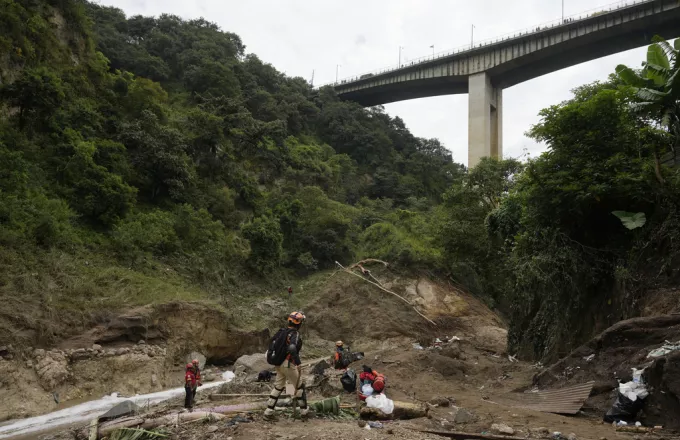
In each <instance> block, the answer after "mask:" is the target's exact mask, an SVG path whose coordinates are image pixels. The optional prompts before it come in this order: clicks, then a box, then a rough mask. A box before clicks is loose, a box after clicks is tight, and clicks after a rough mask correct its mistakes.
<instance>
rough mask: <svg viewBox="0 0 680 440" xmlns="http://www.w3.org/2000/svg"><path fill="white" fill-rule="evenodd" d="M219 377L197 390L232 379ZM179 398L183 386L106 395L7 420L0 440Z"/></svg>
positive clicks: (230, 374)
mask: <svg viewBox="0 0 680 440" xmlns="http://www.w3.org/2000/svg"><path fill="white" fill-rule="evenodd" d="M222 378H223V379H224V380H221V381H219V382H211V383H207V384H205V385H203V386H202V387H201V388H199V389H200V390H206V389H210V388H215V387H219V386H220V385H223V384H225V383H228V382H231V381H232V380H233V379H234V373H233V372H232V371H227V372H225V373H224V374H223V375H222ZM182 395H184V387H182V388H173V389H170V390H165V391H159V392H156V393H150V394H141V395H139V394H138V395H136V396H132V397H118V393H113V394H111V395H110V396H104V397H102V398H101V399H98V400H92V401H90V402H85V403H81V404H80V405H75V406H72V407H70V408H65V409H62V410H59V411H54V412H51V413H48V414H44V415H42V416H36V417H30V418H28V419H20V420H13V421H10V422H9V423H7V424H4V425H2V426H0V439H3V438H9V437H14V436H18V435H26V434H29V433H35V432H39V431H46V430H52V429H54V428H57V427H60V426H65V425H72V424H74V423H83V422H86V421H88V420H90V419H92V418H94V417H98V416H100V415H102V414H104V413H105V412H106V411H108V410H110V409H111V408H113V407H114V406H116V405H118V404H119V403H121V402H124V401H126V400H131V401H133V402H134V403H135V404H137V405H139V406H146V405H155V404H158V403H160V402H164V401H166V400H168V399H172V398H173V397H179V396H182Z"/></svg>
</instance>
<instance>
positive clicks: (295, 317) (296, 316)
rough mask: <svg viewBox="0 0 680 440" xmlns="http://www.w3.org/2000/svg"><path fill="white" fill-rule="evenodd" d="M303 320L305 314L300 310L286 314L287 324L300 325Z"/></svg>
mask: <svg viewBox="0 0 680 440" xmlns="http://www.w3.org/2000/svg"><path fill="white" fill-rule="evenodd" d="M304 320H305V315H303V314H302V313H301V312H293V313H291V314H290V315H289V316H288V324H295V325H300V324H302V322H303V321H304Z"/></svg>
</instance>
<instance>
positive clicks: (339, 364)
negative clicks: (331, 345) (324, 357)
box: [333, 341, 347, 370]
mask: <svg viewBox="0 0 680 440" xmlns="http://www.w3.org/2000/svg"><path fill="white" fill-rule="evenodd" d="M344 351H345V343H344V342H342V341H337V342H336V343H335V354H334V355H333V367H334V368H335V369H336V370H342V369H343V368H347V365H345V362H344V356H343V355H344Z"/></svg>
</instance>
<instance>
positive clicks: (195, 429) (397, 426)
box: [0, 269, 680, 440]
mask: <svg viewBox="0 0 680 440" xmlns="http://www.w3.org/2000/svg"><path fill="white" fill-rule="evenodd" d="M373 275H374V276H376V278H377V279H378V280H379V281H380V282H381V283H382V284H383V285H385V286H386V287H388V288H389V289H391V290H393V291H395V292H397V293H398V294H400V295H402V296H404V297H405V298H407V299H408V300H409V301H410V302H412V303H414V304H417V307H418V309H419V310H420V311H421V312H422V313H424V314H425V315H426V316H427V317H428V318H430V319H433V320H434V321H435V322H436V323H437V324H438V325H436V326H433V325H431V324H428V323H427V321H425V320H423V319H422V317H420V316H419V315H418V314H416V313H415V312H414V311H413V310H412V309H411V308H410V307H409V306H408V305H406V304H405V303H403V302H402V301H400V300H399V299H398V298H395V297H394V296H392V295H389V294H387V293H385V292H383V291H381V290H379V289H377V288H375V287H374V286H371V285H370V284H368V283H364V282H362V281H361V280H358V279H356V278H354V277H350V276H347V275H346V274H342V273H337V274H336V275H334V276H333V277H332V278H331V279H330V280H329V281H328V282H327V283H326V284H325V285H324V286H323V287H322V288H321V290H320V291H319V292H318V294H316V295H314V296H313V299H312V300H311V302H310V303H309V304H305V305H304V311H305V313H306V314H307V317H308V320H307V325H306V326H305V328H304V330H303V338H304V341H305V345H304V348H303V356H306V359H308V360H309V359H310V358H318V357H319V356H324V357H325V356H328V357H329V356H330V355H331V353H332V351H333V348H334V343H333V341H335V340H338V339H342V340H343V341H345V343H346V344H347V345H351V347H352V349H353V350H359V351H364V352H365V353H366V357H365V359H363V360H361V361H358V362H355V363H354V364H352V365H351V366H350V367H351V368H354V369H355V370H359V369H360V368H361V365H363V364H367V365H370V366H371V367H373V368H374V369H376V370H378V371H380V372H381V373H383V374H385V375H386V377H387V389H386V394H387V395H388V396H389V397H390V398H392V399H395V400H402V401H406V402H412V403H421V404H425V403H426V402H444V401H445V402H450V406H434V407H432V409H431V412H430V414H431V418H422V419H417V420H412V421H408V422H405V421H395V422H390V423H388V424H386V425H385V427H384V428H383V429H372V430H366V429H365V428H361V427H359V426H358V425H357V422H356V420H354V419H351V418H350V419H346V420H334V419H329V418H320V419H313V420H312V421H310V422H308V423H305V424H303V423H301V422H299V421H293V420H291V419H289V418H288V417H286V416H283V417H282V418H281V420H280V421H279V422H278V423H268V422H264V421H263V420H262V419H261V417H260V416H259V415H258V414H254V421H253V422H252V423H239V424H234V423H229V422H225V421H222V422H219V423H208V424H205V425H203V424H200V423H199V424H187V425H180V426H169V427H166V428H165V430H166V431H167V432H168V433H169V434H170V436H171V437H172V438H177V439H228V438H232V439H234V440H236V439H254V438H257V439H277V440H278V439H291V440H292V439H299V438H308V439H334V440H337V439H338V438H342V439H357V440H362V439H374V438H385V437H386V436H387V435H389V438H396V439H400V438H402V439H407V438H408V439H431V438H441V437H437V436H434V435H432V434H424V433H422V432H420V431H422V430H456V431H466V432H475V433H482V432H490V430H491V426H492V425H494V424H497V425H501V424H502V425H507V427H509V429H511V430H512V431H513V432H514V435H516V436H519V437H523V438H551V437H552V435H553V434H552V433H553V432H556V431H559V432H561V433H562V434H563V437H565V438H566V437H567V436H568V435H569V434H570V433H573V434H574V436H575V438H577V439H600V438H609V439H612V438H624V439H625V438H632V437H633V435H628V434H621V433H616V432H615V431H614V429H613V428H612V426H611V425H604V424H602V423H601V418H602V414H604V411H606V409H607V408H608V407H609V405H610V404H611V400H610V392H611V390H612V389H613V387H614V386H615V385H616V381H615V380H614V378H615V374H614V372H616V376H618V377H619V378H622V379H626V378H629V375H630V368H631V367H633V366H636V367H639V366H640V365H641V364H643V363H644V361H646V355H647V353H648V352H649V349H651V348H655V347H656V346H658V345H660V343H662V342H663V341H664V340H666V339H670V340H680V316H674V315H673V316H656V317H653V318H640V319H638V320H629V321H624V322H621V323H619V324H617V325H615V326H613V327H612V328H610V329H608V330H606V331H605V332H603V333H602V334H601V335H599V336H598V337H596V338H594V339H593V340H592V341H590V342H589V343H588V344H586V345H584V346H583V347H580V348H579V349H578V350H576V351H574V352H573V353H572V354H570V355H569V356H568V357H567V358H565V359H564V360H562V361H560V362H558V363H557V364H555V365H554V366H551V367H550V368H548V369H547V370H545V371H543V372H541V373H539V371H540V370H538V369H537V367H536V366H534V365H531V364H529V363H525V362H521V361H515V360H514V358H510V357H509V356H508V353H507V348H506V337H507V332H506V330H505V324H504V322H503V320H502V319H501V318H500V317H498V316H497V315H496V314H494V313H493V312H492V311H491V310H489V309H488V308H487V307H486V306H485V305H484V303H483V302H481V301H480V300H478V299H477V298H474V297H472V296H470V295H468V294H466V293H465V292H461V291H459V290H457V289H455V288H453V287H452V286H450V285H448V284H446V283H438V282H434V281H431V280H428V279H426V278H404V277H400V276H399V275H398V274H395V273H393V272H391V271H390V270H389V269H384V270H375V271H374V272H373ZM264 302H265V301H263V302H262V303H264ZM266 310H269V309H266ZM263 313H265V312H263ZM268 313H269V312H266V313H265V314H268ZM228 322H229V320H228V319H226V314H225V312H223V311H220V310H215V309H212V308H209V307H207V306H204V305H200V304H179V303H177V304H174V303H173V304H168V305H165V306H161V307H144V308H140V309H135V310H132V311H129V312H128V313H126V314H124V315H121V316H119V317H117V318H115V319H113V320H111V321H110V322H109V323H107V324H106V325H102V326H99V327H97V328H93V329H91V330H90V331H88V332H86V333H84V334H82V335H80V336H78V337H76V338H72V339H70V340H68V341H65V342H64V343H63V344H62V345H61V346H60V347H59V349H60V350H61V351H64V352H65V353H66V355H67V357H68V362H67V371H68V372H69V374H71V375H73V374H74V372H77V373H76V375H77V376H78V377H80V378H86V380H84V381H82V383H78V382H77V381H74V382H72V383H71V382H70V381H71V379H65V380H64V383H65V384H66V385H68V386H71V387H73V389H78V390H81V392H82V390H86V388H87V386H86V384H87V383H92V384H94V385H93V386H95V387H96V386H98V385H96V384H95V382H96V381H97V377H104V378H106V379H105V380H106V381H108V382H111V381H113V382H114V383H116V381H117V380H118V379H116V377H118V376H117V375H115V374H113V375H112V376H107V372H106V371H104V368H108V369H109V370H110V371H123V369H124V368H125V367H124V366H123V365H113V366H111V365H110V364H107V363H105V359H111V358H104V356H103V355H102V357H101V358H97V357H96V356H95V357H94V358H91V357H89V358H86V359H77V360H74V359H73V357H72V353H73V351H75V349H78V348H82V347H88V346H92V344H97V345H100V346H101V347H102V348H101V350H102V351H103V352H106V351H107V350H114V349H115V350H119V349H124V348H131V347H137V346H139V345H140V344H139V341H140V340H144V341H145V344H141V345H147V346H148V345H152V346H158V347H162V348H164V349H165V350H166V353H165V354H164V355H159V356H153V357H151V356H149V360H148V361H145V362H139V361H132V362H131V363H132V364H142V365H144V368H140V369H139V370H135V369H132V370H125V371H126V372H125V375H126V376H135V377H140V378H148V377H149V373H150V372H151V371H152V370H153V369H154V368H156V367H155V366H154V365H157V366H159V367H160V366H162V367H163V368H164V370H165V371H169V372H170V373H165V374H166V376H162V374H163V373H161V372H160V371H158V372H156V373H155V374H156V380H157V382H160V383H161V386H162V385H163V384H166V385H167V384H168V383H174V382H173V381H175V380H177V381H180V380H181V377H179V376H176V378H174V377H175V376H174V375H179V374H181V362H182V361H183V355H184V354H186V353H188V352H189V351H192V350H197V351H200V352H202V353H204V354H205V355H206V357H207V358H208V363H209V364H210V363H213V364H214V363H231V362H233V361H235V360H236V358H237V357H239V356H241V355H243V354H250V353H256V352H260V353H261V352H262V351H263V350H264V342H265V341H266V339H267V335H268V332H264V331H263V332H261V333H253V332H244V331H241V330H238V329H235V328H233V327H232V326H230V325H229V324H228ZM197 335H198V336H197ZM451 336H456V337H457V338H459V340H458V341H454V342H451V343H448V344H445V345H444V346H442V347H441V348H435V347H432V346H431V345H432V342H433V341H434V339H435V338H440V339H443V340H447V339H449V337H451ZM87 344H89V345H87ZM414 344H415V346H414ZM417 347H424V349H419V348H417ZM69 350H72V351H69ZM86 352H87V350H86ZM79 353H81V354H79V355H78V356H81V355H82V352H79ZM592 354H594V355H595V357H594V359H593V360H591V361H590V362H588V361H587V360H585V359H584V358H585V357H587V356H589V355H592ZM126 355H127V356H130V355H132V353H128V354H126ZM136 355H140V353H137V354H136ZM57 357H58V356H57ZM246 359H249V358H246ZM18 362H25V360H21V361H19V360H17V361H16V362H15V363H13V364H12V365H14V366H15V370H14V371H13V372H11V375H14V377H17V378H18V380H24V379H25V380H27V381H28V383H31V384H32V385H31V386H32V387H36V386H37V387H40V385H38V384H39V380H40V379H39V377H38V374H37V373H36V372H34V371H33V370H30V371H27V369H26V368H16V366H17V365H20V364H19V363H18ZM57 362H62V361H57ZM62 364H63V362H62ZM1 365H2V364H1V363H0V366H1ZM256 369H257V368H247V367H246V366H245V365H244V366H242V367H239V369H237V374H238V375H237V378H236V380H235V381H234V382H232V383H230V384H227V385H224V386H222V387H221V388H222V389H221V390H220V392H221V393H227V394H237V393H249V394H260V393H267V392H268V390H269V389H270V387H271V384H266V383H265V384H262V383H254V382H253V380H254V377H255V375H254V373H256V371H254V370H256ZM678 369H680V365H679V359H677V358H676V357H674V356H669V357H668V358H667V359H663V360H659V361H656V362H655V363H654V365H652V366H651V367H650V368H649V369H648V371H647V372H646V374H647V375H648V380H649V383H650V386H651V387H652V388H653V389H654V390H658V391H654V396H657V397H658V396H664V395H665V396H666V397H669V396H670V397H673V396H675V394H674V393H676V392H677V389H678V387H679V385H680V383H679V382H678V379H677V377H678V372H677V370H678ZM55 371H57V372H59V369H56V370H55ZM153 371H156V370H153ZM311 371H312V369H311V368H309V369H307V370H305V380H306V382H307V383H308V384H312V385H317V386H313V387H310V388H309V389H308V392H309V398H310V400H318V399H322V398H324V397H330V396H336V395H340V396H341V400H342V403H343V404H345V405H349V406H352V405H356V403H357V398H356V395H355V394H351V393H350V394H348V393H345V392H344V391H343V390H342V387H341V385H340V376H341V374H342V373H341V372H338V371H336V370H333V369H327V370H326V371H325V373H324V375H323V376H318V375H317V376H314V375H312V374H311ZM537 373H539V374H537ZM31 374H32V375H34V376H35V377H33V376H30V375H31ZM590 380H596V381H597V384H596V386H595V388H594V389H595V390H596V391H594V393H593V395H592V396H591V398H590V399H589V400H588V402H586V406H585V407H584V412H583V413H581V414H579V415H577V416H575V417H564V416H560V415H556V414H547V413H540V412H535V411H529V410H522V409H519V408H517V407H516V406H512V405H513V404H511V403H508V402H510V401H511V400H513V399H505V398H504V397H507V396H508V394H509V393H516V392H518V391H523V390H526V389H527V388H529V387H531V386H532V385H539V386H540V387H541V388H559V387H562V386H565V385H567V384H576V383H583V382H586V381H590ZM145 381H146V382H148V379H145ZM109 385H110V384H109ZM7 386H8V387H10V388H9V389H11V390H16V389H20V390H26V391H28V390H27V389H26V388H15V387H17V385H11V384H9V385H7ZM61 386H65V385H61ZM116 386H119V384H118V383H116ZM27 388H30V387H27ZM48 388H49V387H48ZM40 391H41V393H39V394H38V395H36V396H32V395H31V396H30V398H29V399H28V400H29V401H31V402H32V405H33V406H32V407H31V408H32V409H33V410H34V411H35V410H36V409H35V408H39V409H38V411H45V409H44V408H46V406H40V405H35V404H34V402H37V401H40V399H43V400H45V399H47V400H48V401H49V399H50V398H51V395H50V394H48V393H47V392H46V391H45V390H44V389H40ZM513 395H514V396H515V399H514V400H515V401H517V400H519V401H521V395H520V396H519V399H517V395H516V394H513ZM673 398H674V397H673ZM265 399H266V398H260V397H257V396H256V397H254V398H246V397H238V398H234V399H230V400H229V401H225V402H220V404H222V403H224V404H232V403H233V404H237V403H247V402H253V401H254V400H255V401H257V400H265ZM500 402H504V403H500ZM672 403H673V401H670V400H663V399H661V398H660V397H659V400H658V401H657V400H654V399H652V396H650V410H648V411H647V413H648V414H645V416H646V417H648V420H649V421H650V422H651V421H654V420H662V418H663V416H664V413H665V412H667V410H668V409H669V408H671V406H670V405H671V404H672ZM198 404H199V405H198V406H199V407H201V408H208V407H210V406H216V402H212V401H209V400H208V399H203V400H202V401H199V402H198ZM167 405H168V409H173V410H177V409H179V408H180V407H181V402H180V401H179V399H176V400H174V401H170V402H169V403H168V404H167ZM508 405H510V406H508ZM514 405H516V404H514ZM654 405H657V406H658V408H657V411H656V413H654V412H653V411H652V408H654ZM676 411H677V409H676ZM675 414H677V412H676V413H675ZM655 416H656V417H658V418H656V419H654V417H655ZM64 435H67V434H64ZM62 438H70V437H68V436H66V437H62ZM669 438H670V437H669Z"/></svg>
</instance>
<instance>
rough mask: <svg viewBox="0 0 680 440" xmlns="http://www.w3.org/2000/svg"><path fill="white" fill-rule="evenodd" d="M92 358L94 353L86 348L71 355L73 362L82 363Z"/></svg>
mask: <svg viewBox="0 0 680 440" xmlns="http://www.w3.org/2000/svg"><path fill="white" fill-rule="evenodd" d="M91 357H92V353H91V352H88V351H87V350H85V349H84V348H79V349H78V350H76V351H74V352H73V353H72V354H71V360H72V361H80V360H83V359H89V358H91Z"/></svg>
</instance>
